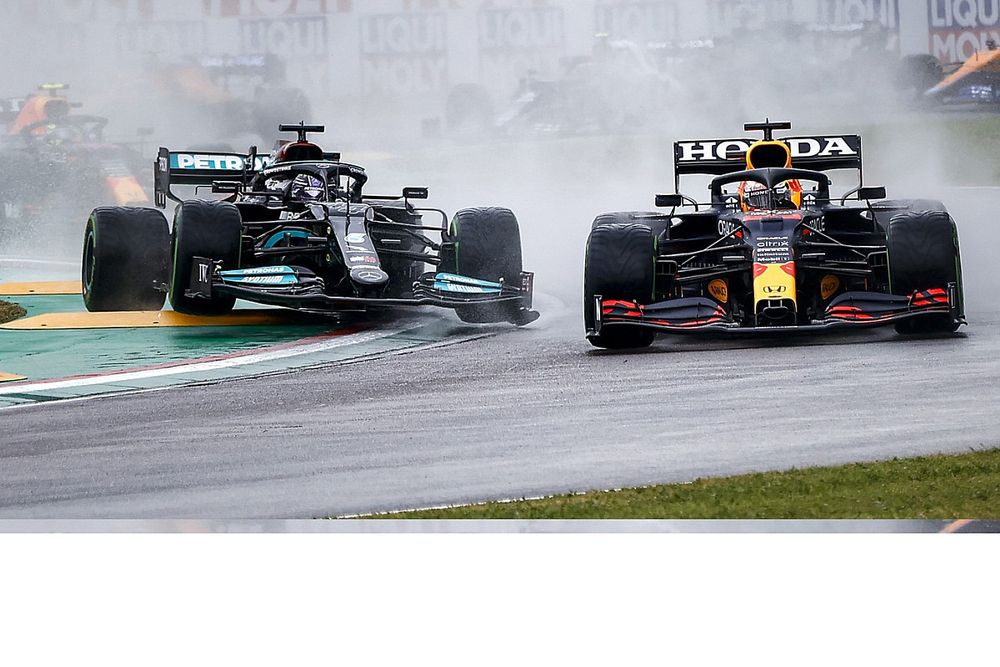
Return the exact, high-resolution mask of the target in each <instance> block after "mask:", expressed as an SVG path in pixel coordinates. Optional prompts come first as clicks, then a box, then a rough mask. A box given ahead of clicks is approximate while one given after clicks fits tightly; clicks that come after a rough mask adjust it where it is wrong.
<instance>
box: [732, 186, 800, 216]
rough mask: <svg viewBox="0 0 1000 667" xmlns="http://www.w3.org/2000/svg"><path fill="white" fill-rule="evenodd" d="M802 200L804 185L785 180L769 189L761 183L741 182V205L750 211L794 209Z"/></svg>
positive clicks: (745, 210)
mask: <svg viewBox="0 0 1000 667" xmlns="http://www.w3.org/2000/svg"><path fill="white" fill-rule="evenodd" d="M801 201H802V185H801V184H800V183H799V182H798V181H785V182H784V183H779V184H778V185H776V186H774V189H773V190H769V189H768V188H767V187H766V186H765V185H763V184H761V183H755V182H751V181H744V182H743V183H741V184H740V206H741V208H742V209H743V211H744V212H749V211H794V210H797V209H798V208H799V205H800V202H801Z"/></svg>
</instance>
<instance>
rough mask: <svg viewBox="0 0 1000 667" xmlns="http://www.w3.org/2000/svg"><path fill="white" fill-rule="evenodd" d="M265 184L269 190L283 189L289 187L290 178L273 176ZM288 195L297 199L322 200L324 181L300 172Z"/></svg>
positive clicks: (294, 179)
mask: <svg viewBox="0 0 1000 667" xmlns="http://www.w3.org/2000/svg"><path fill="white" fill-rule="evenodd" d="M265 185H266V187H267V189H268V190H271V191H282V190H284V189H285V188H288V178H272V179H269V180H268V181H267V182H266V184H265ZM288 197H289V198H290V199H292V200H297V201H322V200H323V197H324V188H323V181H322V180H320V179H318V178H316V177H315V176H310V175H309V174H299V175H297V176H296V177H295V178H293V179H292V181H291V188H289V190H288Z"/></svg>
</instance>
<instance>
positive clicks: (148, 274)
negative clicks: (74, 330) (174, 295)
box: [82, 207, 170, 312]
mask: <svg viewBox="0 0 1000 667" xmlns="http://www.w3.org/2000/svg"><path fill="white" fill-rule="evenodd" d="M169 276H170V230H169V228H168V227H167V219H166V218H165V217H163V214H162V213H160V212H159V211H156V210H154V209H149V208H110V207H107V208H98V209H94V211H93V212H92V213H91V214H90V218H89V219H88V220H87V231H86V233H85V234H84V238H83V262H82V282H83V303H84V305H86V306H87V310H89V311H90V312H109V311H136V310H160V309H161V308H163V302H164V301H165V300H166V294H165V293H164V290H163V286H164V285H165V284H166V283H167V281H168V280H169Z"/></svg>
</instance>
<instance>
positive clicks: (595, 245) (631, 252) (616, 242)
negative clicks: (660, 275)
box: [583, 223, 656, 350]
mask: <svg viewBox="0 0 1000 667" xmlns="http://www.w3.org/2000/svg"><path fill="white" fill-rule="evenodd" d="M655 277H656V237H655V236H654V235H653V231H652V230H651V229H650V228H649V226H647V225H640V224H620V223H610V224H605V225H601V226H598V227H595V229H593V230H592V231H591V232H590V239H589V240H588V241H587V260H586V267H585V269H584V304H583V318H584V322H585V323H586V326H587V331H593V330H594V325H595V322H596V316H595V313H594V308H595V299H596V297H597V296H598V295H600V296H601V297H603V298H604V299H619V300H622V301H635V302H637V303H639V304H642V305H645V304H648V303H651V302H652V300H653V292H654V283H655ZM655 339H656V332H654V331H652V330H649V329H644V328H642V327H619V326H615V327H611V328H607V329H603V330H602V331H601V334H600V335H599V336H592V337H590V339H589V340H590V342H591V344H593V345H594V346H595V347H600V348H605V349H609V350H622V349H629V348H642V347H649V346H650V345H652V344H653V341H654V340H655Z"/></svg>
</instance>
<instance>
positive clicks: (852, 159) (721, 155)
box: [674, 135, 861, 175]
mask: <svg viewBox="0 0 1000 667" xmlns="http://www.w3.org/2000/svg"><path fill="white" fill-rule="evenodd" d="M757 141H758V140H757V139H746V138H741V139H703V140H698V141H678V142H677V143H676V144H674V168H675V169H676V171H677V173H678V174H709V175H721V174H728V173H731V172H734V171H740V170H742V169H744V168H745V167H746V164H745V160H746V154H747V151H748V150H750V146H752V145H753V144H754V143H756V142H757ZM780 141H783V142H785V143H786V144H788V147H789V149H790V150H791V152H792V166H794V167H798V168H802V169H817V170H821V171H822V170H828V169H860V168H861V137H860V136H858V135H834V136H817V137H782V138H781V139H780Z"/></svg>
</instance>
